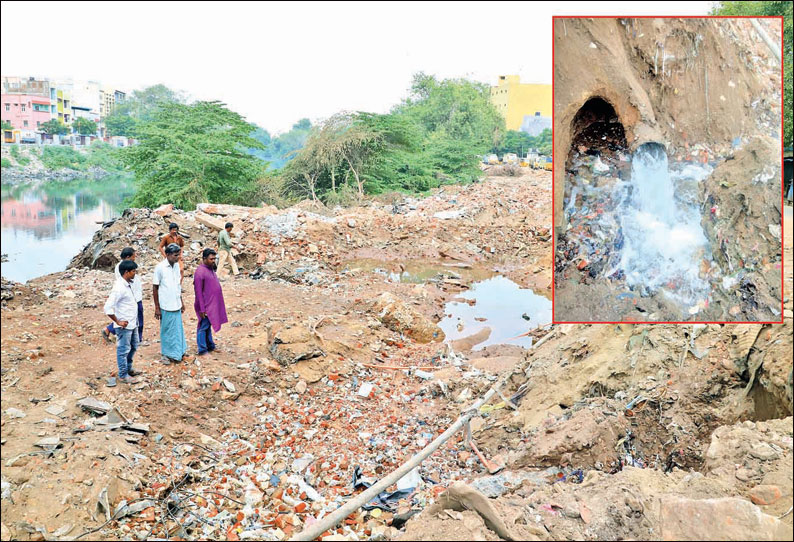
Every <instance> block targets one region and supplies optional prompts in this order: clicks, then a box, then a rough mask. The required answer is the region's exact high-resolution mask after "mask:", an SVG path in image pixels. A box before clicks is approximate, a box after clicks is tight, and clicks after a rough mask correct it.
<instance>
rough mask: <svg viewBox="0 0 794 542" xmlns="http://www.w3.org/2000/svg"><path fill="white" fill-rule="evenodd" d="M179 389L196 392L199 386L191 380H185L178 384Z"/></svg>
mask: <svg viewBox="0 0 794 542" xmlns="http://www.w3.org/2000/svg"><path fill="white" fill-rule="evenodd" d="M179 387H180V388H182V389H183V390H187V391H196V390H198V389H199V384H198V382H196V381H195V380H194V379H192V378H185V379H184V380H182V381H181V382H180V383H179Z"/></svg>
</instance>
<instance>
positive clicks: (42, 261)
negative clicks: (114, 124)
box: [2, 176, 134, 282]
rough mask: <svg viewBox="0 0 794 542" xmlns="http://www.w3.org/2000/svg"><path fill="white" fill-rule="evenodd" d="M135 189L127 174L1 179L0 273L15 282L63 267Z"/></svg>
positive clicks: (118, 212) (119, 211) (122, 207)
mask: <svg viewBox="0 0 794 542" xmlns="http://www.w3.org/2000/svg"><path fill="white" fill-rule="evenodd" d="M133 193H134V187H133V182H132V180H131V179H130V178H129V177H117V176H108V177H105V178H103V179H100V180H93V179H75V180H73V181H68V182H56V181H52V182H46V183H39V184H32V185H30V184H28V185H20V186H11V185H6V184H3V185H2V253H3V255H4V257H3V260H5V255H7V257H8V261H3V263H2V274H3V276H4V277H5V278H7V279H11V280H14V281H16V282H26V281H28V280H30V279H32V278H36V277H40V276H42V275H46V274H49V273H55V272H57V271H63V270H64V269H66V266H67V265H68V264H69V262H70V261H71V259H72V258H73V257H74V256H75V255H76V254H77V253H78V252H80V250H82V248H83V247H84V246H85V245H86V244H87V243H88V242H89V241H90V240H91V238H92V237H93V235H94V232H95V231H97V230H98V229H99V228H100V227H102V224H101V223H102V222H104V221H107V220H110V219H112V218H115V217H117V216H119V214H120V213H121V211H123V210H124V207H125V205H124V202H125V200H126V199H127V198H128V197H130V196H132V195H133Z"/></svg>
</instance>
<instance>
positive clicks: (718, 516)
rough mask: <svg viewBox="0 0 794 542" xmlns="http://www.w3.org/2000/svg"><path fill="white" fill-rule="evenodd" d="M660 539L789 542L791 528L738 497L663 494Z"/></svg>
mask: <svg viewBox="0 0 794 542" xmlns="http://www.w3.org/2000/svg"><path fill="white" fill-rule="evenodd" d="M659 520H660V535H661V539H662V540H791V526H790V525H786V524H785V523H783V522H781V521H780V520H779V519H777V518H776V517H774V516H770V515H768V514H764V513H763V512H762V511H761V509H760V508H758V507H757V506H756V505H754V504H753V503H751V502H750V501H747V500H744V499H740V498H738V497H727V498H722V499H687V498H684V497H678V496H675V495H664V496H663V497H662V498H661V506H660V515H659Z"/></svg>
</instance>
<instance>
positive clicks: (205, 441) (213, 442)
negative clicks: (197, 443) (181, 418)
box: [199, 433, 221, 448]
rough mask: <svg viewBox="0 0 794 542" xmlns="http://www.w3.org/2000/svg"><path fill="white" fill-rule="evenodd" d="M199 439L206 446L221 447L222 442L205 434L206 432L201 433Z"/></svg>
mask: <svg viewBox="0 0 794 542" xmlns="http://www.w3.org/2000/svg"><path fill="white" fill-rule="evenodd" d="M199 439H200V440H201V443H202V444H203V445H204V446H213V447H215V448H220V447H221V443H220V442H218V441H217V440H215V439H214V438H212V437H211V436H209V435H205V434H204V433H199Z"/></svg>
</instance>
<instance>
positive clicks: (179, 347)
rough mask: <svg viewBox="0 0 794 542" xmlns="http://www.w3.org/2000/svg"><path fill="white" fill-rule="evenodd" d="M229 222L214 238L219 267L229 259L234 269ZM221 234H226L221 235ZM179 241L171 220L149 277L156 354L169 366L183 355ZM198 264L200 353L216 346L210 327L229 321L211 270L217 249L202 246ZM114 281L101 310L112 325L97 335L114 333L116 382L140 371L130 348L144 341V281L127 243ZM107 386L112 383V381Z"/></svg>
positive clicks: (195, 306)
mask: <svg viewBox="0 0 794 542" xmlns="http://www.w3.org/2000/svg"><path fill="white" fill-rule="evenodd" d="M231 229H232V224H231V223H230V222H228V223H226V227H225V229H224V230H222V231H221V232H220V234H219V236H218V243H219V250H220V253H221V258H220V265H223V263H224V261H225V260H227V259H228V260H230V264H231V267H232V271H233V272H234V274H235V275H237V274H238V273H239V271H238V269H237V264H236V262H235V261H234V257H233V256H232V255H231V240H230V238H229V232H230V231H231ZM224 234H225V235H224ZM183 247H184V239H183V237H182V236H181V235H179V226H178V225H177V224H174V223H172V224H171V225H170V226H169V233H168V235H166V236H164V237H163V239H162V240H161V242H160V247H159V248H160V253H161V254H162V255H163V258H164V259H163V261H161V262H160V263H158V264H157V266H156V267H155V268H154V273H153V275H152V298H153V300H154V317H155V318H156V319H158V320H159V321H160V353H161V355H162V358H161V362H162V363H164V364H166V365H170V364H171V363H179V362H181V361H183V360H184V359H186V358H187V351H188V348H187V340H186V339H185V331H184V328H183V325H182V313H183V312H185V305H184V303H183V302H182V280H183V278H184V269H185V268H184V258H183V257H182V249H183ZM201 256H202V258H201V265H199V266H198V268H196V271H195V272H194V274H193V289H194V292H195V296H196V298H195V302H194V304H193V309H194V310H195V312H196V318H197V319H198V326H197V328H196V344H197V346H198V354H199V355H203V354H206V353H208V352H212V351H213V350H215V348H216V346H215V342H214V341H213V338H212V332H213V330H214V331H215V332H216V333H217V332H218V331H220V329H221V325H223V324H225V323H227V322H228V319H227V316H226V305H225V302H224V299H223V290H222V288H221V284H220V279H219V278H218V274H217V273H216V271H217V269H218V265H219V263H218V262H216V259H217V257H218V252H216V251H215V250H213V249H211V248H205V249H204V251H203V252H202V255H201ZM115 277H116V282H115V283H114V285H113V289H112V290H111V292H110V295H109V296H108V299H107V301H106V302H105V307H104V311H105V314H106V315H107V316H108V317H109V318H110V320H111V321H112V323H111V324H110V325H108V326H107V328H103V329H102V335H103V336H104V337H105V339H106V340H108V341H110V335H115V336H116V365H117V366H118V378H117V380H118V381H120V382H122V383H126V384H129V383H132V382H133V380H132V378H133V377H135V376H137V375H139V374H140V372H139V371H136V370H135V369H134V368H133V360H134V356H135V352H136V351H137V350H138V347H139V345H140V343H141V342H142V341H143V316H144V310H143V283H142V280H141V277H140V276H139V275H138V264H137V263H135V249H133V248H131V247H127V248H125V249H123V250H122V251H121V261H120V262H119V263H118V264H117V265H116V271H115ZM109 385H115V380H113V379H111V380H110V381H109Z"/></svg>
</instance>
